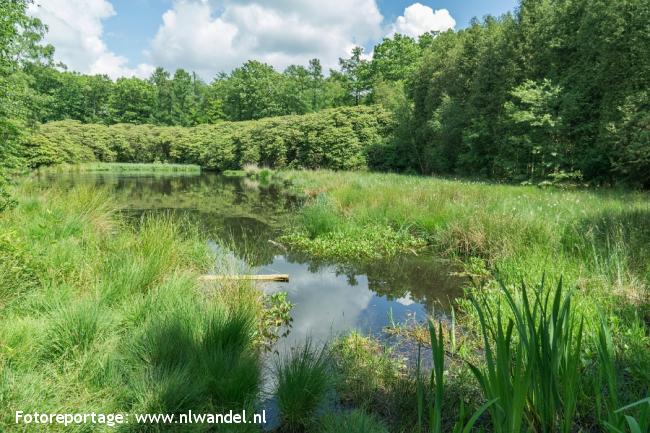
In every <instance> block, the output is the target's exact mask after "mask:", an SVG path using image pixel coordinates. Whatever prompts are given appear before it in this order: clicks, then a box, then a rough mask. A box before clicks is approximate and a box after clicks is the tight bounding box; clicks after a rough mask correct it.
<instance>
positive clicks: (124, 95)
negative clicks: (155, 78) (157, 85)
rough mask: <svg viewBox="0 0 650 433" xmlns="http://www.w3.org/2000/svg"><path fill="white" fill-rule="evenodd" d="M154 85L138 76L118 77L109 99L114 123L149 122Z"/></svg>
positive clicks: (153, 97) (152, 105)
mask: <svg viewBox="0 0 650 433" xmlns="http://www.w3.org/2000/svg"><path fill="white" fill-rule="evenodd" d="M154 100H155V92H154V87H153V85H152V84H151V83H149V82H148V81H145V80H142V79H140V78H119V79H118V80H117V81H116V82H115V86H114V87H113V93H112V94H111V97H110V99H109V110H110V116H111V120H112V121H113V122H114V123H149V122H152V121H153V107H154Z"/></svg>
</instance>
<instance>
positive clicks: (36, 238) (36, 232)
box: [0, 180, 261, 432]
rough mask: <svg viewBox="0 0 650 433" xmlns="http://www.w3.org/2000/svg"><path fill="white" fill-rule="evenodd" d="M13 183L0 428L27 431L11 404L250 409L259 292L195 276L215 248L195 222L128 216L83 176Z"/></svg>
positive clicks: (2, 310)
mask: <svg viewBox="0 0 650 433" xmlns="http://www.w3.org/2000/svg"><path fill="white" fill-rule="evenodd" d="M14 196H15V197H16V199H17V205H16V206H15V207H14V208H13V209H9V210H6V211H4V212H2V213H0V257H1V258H2V261H0V275H1V276H3V278H2V279H0V293H2V294H3V298H2V302H0V314H1V316H2V319H0V342H1V343H0V406H1V407H3V408H9V409H10V410H3V411H1V413H0V430H2V431H7V432H11V431H23V429H24V426H23V425H19V424H16V423H15V422H14V419H13V412H12V411H13V410H24V411H27V412H29V411H32V412H34V411H38V412H57V413H61V412H63V413H65V412H69V413H80V412H81V413H83V412H101V413H114V412H134V411H138V412H158V411H160V412H168V413H174V412H178V411H180V410H185V409H193V410H197V411H201V410H202V411H205V412H216V411H219V410H224V409H227V410H229V409H232V408H237V410H240V409H244V408H246V409H250V410H251V411H252V409H253V408H254V406H255V404H256V402H257V398H258V395H259V386H260V385H259V384H260V374H261V368H260V363H259V359H258V353H259V350H258V347H257V345H258V340H259V328H258V327H259V321H260V312H261V305H260V296H259V294H256V293H255V291H254V290H252V286H244V285H243V284H240V283H238V284H237V285H233V286H228V285H224V287H220V288H219V292H215V288H213V287H210V286H205V285H203V286H202V285H199V283H198V281H197V276H198V275H199V274H201V273H205V272H207V271H208V270H209V269H210V268H211V266H214V265H213V264H214V262H215V261H214V256H213V254H212V253H211V252H210V251H209V249H208V246H207V244H206V242H205V240H203V239H201V238H200V237H199V236H198V235H197V232H196V231H195V230H194V229H192V228H191V227H184V225H183V222H182V221H178V220H172V219H171V218H170V217H165V216H162V217H155V218H154V217H150V218H143V219H142V220H141V221H136V222H135V224H133V225H128V226H127V225H125V224H124V223H123V222H122V221H121V220H120V218H119V216H118V215H117V214H116V213H115V212H114V211H113V209H114V206H113V205H112V202H111V200H110V198H109V197H108V196H107V195H106V194H105V193H103V192H102V191H101V190H96V189H93V188H88V187H76V188H72V189H69V190H63V189H57V188H49V189H45V190H44V189H42V188H34V186H33V185H32V184H30V182H29V181H27V180H25V181H23V182H22V183H21V184H20V185H19V186H18V187H17V188H15V191H14ZM141 428H142V426H140V430H138V429H137V428H135V427H134V430H133V431H142V429H141ZM147 428H148V430H147V431H169V429H166V428H165V426H162V425H161V426H148V427H147ZM53 431H54V430H53ZM61 431H63V429H61ZM185 431H187V430H185Z"/></svg>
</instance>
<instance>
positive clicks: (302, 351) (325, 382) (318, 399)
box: [276, 340, 331, 431]
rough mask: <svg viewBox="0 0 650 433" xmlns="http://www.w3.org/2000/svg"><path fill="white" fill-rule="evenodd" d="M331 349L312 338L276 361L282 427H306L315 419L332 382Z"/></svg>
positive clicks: (299, 429) (288, 429) (296, 428)
mask: <svg viewBox="0 0 650 433" xmlns="http://www.w3.org/2000/svg"><path fill="white" fill-rule="evenodd" d="M329 369H330V366H329V359H328V353H327V350H326V348H325V347H322V348H316V347H314V346H313V343H312V342H311V340H307V341H306V342H305V344H304V345H303V346H302V347H299V348H296V349H295V350H293V351H292V352H291V353H289V354H286V355H284V356H283V357H282V358H280V359H279V360H278V362H277V365H276V376H277V379H276V380H277V389H276V396H277V401H278V407H279V408H280V416H281V418H282V423H283V428H284V429H285V430H287V431H306V429H307V428H308V427H310V426H311V425H312V424H313V423H314V421H315V419H316V411H317V410H318V408H319V407H320V406H321V405H322V404H323V403H324V402H325V398H326V396H327V392H328V389H329V387H330V385H331V376H330V374H331V373H330V371H329Z"/></svg>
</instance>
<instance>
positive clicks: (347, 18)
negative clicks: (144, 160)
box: [30, 0, 456, 80]
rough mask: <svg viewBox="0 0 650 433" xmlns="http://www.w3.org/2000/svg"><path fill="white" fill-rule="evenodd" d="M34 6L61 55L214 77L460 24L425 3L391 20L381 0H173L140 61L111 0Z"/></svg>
mask: <svg viewBox="0 0 650 433" xmlns="http://www.w3.org/2000/svg"><path fill="white" fill-rule="evenodd" d="M30 13H31V14H32V15H33V16H36V17H38V18H40V19H41V20H42V21H43V22H44V23H45V24H47V25H48V27H49V32H48V33H47V35H46V37H45V40H46V42H48V43H51V44H53V45H54V46H55V48H56V53H55V57H56V59H57V60H60V61H62V62H63V63H65V64H66V65H68V67H69V68H70V69H72V70H76V71H79V72H83V73H91V74H108V75H109V76H111V77H113V78H116V77H120V76H133V75H135V76H140V77H146V76H148V75H149V74H150V73H151V72H152V70H153V66H152V65H155V66H163V67H165V68H167V69H169V70H174V69H176V68H185V69H187V70H193V71H196V72H197V73H199V75H201V76H202V77H203V78H205V79H206V80H210V79H211V78H212V77H214V75H215V74H216V73H218V72H229V71H230V70H232V69H233V68H235V67H237V66H239V65H241V64H242V63H243V62H245V61H247V60H250V59H255V60H259V61H262V62H266V63H269V64H271V65H273V66H274V67H275V68H276V69H278V70H282V69H284V68H285V67H286V66H288V65H290V64H303V65H304V64H306V63H307V62H308V61H309V59H312V58H319V59H320V60H321V62H322V65H323V67H324V69H325V70H327V69H328V68H337V67H338V59H339V57H347V56H349V55H350V52H351V50H352V48H353V47H354V46H356V45H361V46H368V45H372V44H373V43H374V42H376V41H378V40H379V39H380V38H381V37H382V36H384V35H386V34H387V33H388V36H391V35H393V34H395V33H402V34H406V35H409V36H419V35H420V34H422V33H425V32H428V31H431V30H440V31H443V30H447V29H450V28H453V27H454V26H455V24H456V22H455V20H454V19H453V18H452V17H451V15H450V14H449V12H448V11H447V10H446V9H441V10H436V11H434V10H433V9H431V8H430V7H427V6H424V5H422V4H420V3H414V4H412V5H411V6H409V7H407V8H406V9H405V10H404V14H403V15H402V16H400V17H398V18H397V19H396V21H395V22H394V23H384V22H383V17H382V15H381V13H380V11H379V8H378V6H377V2H376V0H329V1H322V0H273V1H263V0H173V2H172V5H171V7H170V8H169V9H168V10H167V11H166V12H165V13H164V14H163V15H162V20H161V21H162V22H161V24H160V26H159V28H158V30H157V32H156V34H155V35H152V39H151V41H150V44H149V46H148V47H147V49H146V50H144V51H143V57H144V60H145V63H140V64H139V65H138V66H137V67H135V68H132V67H129V64H128V59H127V58H126V57H124V56H122V55H119V54H118V53H115V52H113V51H111V50H110V48H109V47H108V46H107V44H106V43H105V41H104V38H103V37H104V29H103V25H102V21H103V20H106V19H107V18H109V17H112V16H114V15H115V14H116V13H115V9H114V8H113V5H112V4H111V3H110V1H109V0H38V1H37V5H36V4H34V5H31V6H30ZM370 55H371V53H366V55H365V56H364V57H366V58H368V57H370Z"/></svg>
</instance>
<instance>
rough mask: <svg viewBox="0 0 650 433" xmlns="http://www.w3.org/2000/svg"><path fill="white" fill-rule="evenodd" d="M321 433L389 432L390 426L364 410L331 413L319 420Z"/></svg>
mask: <svg viewBox="0 0 650 433" xmlns="http://www.w3.org/2000/svg"><path fill="white" fill-rule="evenodd" d="M319 424H320V428H319V429H318V432H319V433H388V428H387V427H386V426H385V425H384V424H383V423H382V422H381V421H380V420H378V419H377V418H376V417H375V416H373V415H370V414H367V413H365V412H364V411H362V410H359V409H354V410H351V411H349V412H342V413H330V414H326V415H324V416H322V417H321V418H320V420H319Z"/></svg>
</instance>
